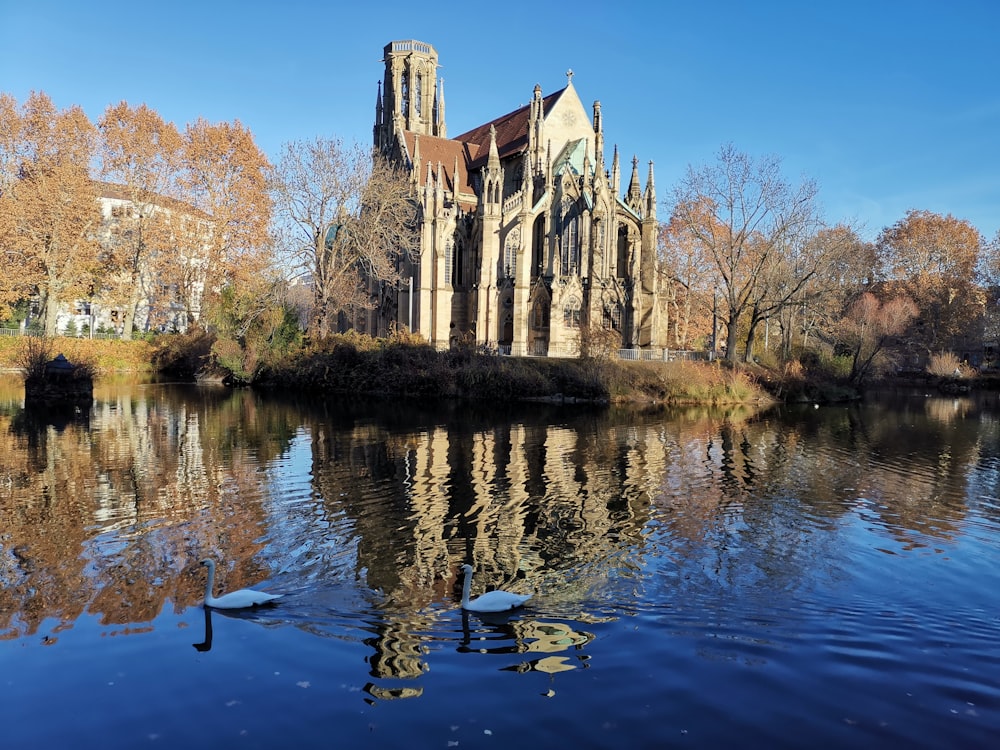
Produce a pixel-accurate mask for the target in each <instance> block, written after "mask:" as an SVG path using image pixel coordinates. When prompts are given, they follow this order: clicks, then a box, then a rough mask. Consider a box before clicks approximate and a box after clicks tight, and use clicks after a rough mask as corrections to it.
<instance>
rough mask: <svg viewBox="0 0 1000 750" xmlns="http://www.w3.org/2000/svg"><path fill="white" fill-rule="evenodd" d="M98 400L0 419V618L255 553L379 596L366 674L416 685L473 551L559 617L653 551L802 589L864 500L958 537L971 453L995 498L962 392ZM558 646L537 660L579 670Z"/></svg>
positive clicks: (13, 628) (142, 589)
mask: <svg viewBox="0 0 1000 750" xmlns="http://www.w3.org/2000/svg"><path fill="white" fill-rule="evenodd" d="M95 397H96V398H97V401H96V403H95V406H94V409H93V411H92V413H91V415H90V425H89V429H88V428H87V427H86V426H83V425H79V424H67V425H66V426H65V428H64V429H63V430H62V431H59V430H56V429H54V428H52V427H51V426H47V427H46V428H45V429H44V430H41V429H35V430H31V431H28V432H24V433H22V434H20V435H17V434H13V433H11V432H10V421H11V416H8V415H10V414H14V413H15V411H16V410H15V411H5V410H3V409H0V430H2V432H3V433H4V434H5V435H7V436H8V439H6V440H3V441H0V535H2V536H0V634H3V635H6V636H9V637H14V636H17V635H21V634H25V633H33V632H35V631H36V630H37V629H38V628H39V626H40V624H41V623H42V622H43V621H44V620H45V619H47V618H54V619H55V620H57V621H59V622H63V623H72V622H73V621H74V620H75V619H76V618H77V617H79V616H80V615H81V614H83V613H84V612H91V613H94V614H99V615H100V618H101V621H102V622H104V623H107V624H126V623H134V622H143V621H148V620H151V619H153V618H154V617H155V616H156V614H157V613H158V612H160V611H161V609H162V608H163V606H164V605H165V603H166V601H167V599H170V600H172V601H173V602H174V606H175V608H177V609H183V608H184V607H186V606H189V605H191V604H194V603H196V602H198V601H200V598H201V594H202V591H203V590H204V573H203V571H201V570H199V569H198V568H197V567H196V565H195V563H196V562H197V560H199V559H201V557H204V556H206V555H207V554H212V555H213V556H215V557H217V559H219V561H220V585H224V586H225V587H226V588H229V589H231V588H240V587H245V586H251V585H254V584H256V583H258V582H259V581H260V580H261V579H262V578H264V577H266V576H267V575H268V574H269V570H270V567H269V565H268V564H267V562H265V560H264V559H263V557H264V555H263V554H262V553H266V555H267V558H268V560H274V559H277V560H279V561H280V563H281V567H287V568H288V569H289V570H297V571H299V572H296V573H295V575H296V576H299V578H298V579H297V580H298V582H299V583H300V584H302V583H303V582H304V581H305V582H308V583H309V585H316V584H317V583H319V582H320V581H322V580H323V577H324V576H327V577H329V576H331V575H332V576H340V575H344V576H346V577H348V578H350V577H351V574H353V580H351V585H355V584H358V583H359V582H360V583H361V584H363V585H366V586H368V587H371V588H372V589H379V590H381V591H382V593H383V595H384V609H385V612H384V614H383V616H382V617H380V618H378V619H379V625H378V626H377V628H376V631H377V632H376V634H375V635H373V636H372V638H371V642H370V644H369V645H370V647H371V648H372V649H373V656H371V657H370V662H371V663H370V668H371V674H372V677H373V678H374V679H377V680H381V681H384V680H387V679H393V678H396V677H403V678H411V677H416V676H418V675H419V674H421V673H422V672H423V669H424V666H423V665H424V663H425V655H424V650H423V647H424V644H423V642H422V641H421V635H420V634H421V633H426V632H427V631H428V629H430V628H431V627H432V626H433V625H434V623H435V622H436V619H435V616H434V613H435V612H440V610H441V607H442V606H446V607H450V606H457V603H458V593H457V592H458V590H459V585H458V578H457V569H458V566H459V565H460V564H461V563H463V562H467V561H468V562H472V563H474V564H475V566H476V575H477V577H476V586H477V587H478V588H479V589H480V590H488V589H490V588H496V587H504V588H510V589H513V590H522V591H525V592H527V591H531V590H535V591H537V592H538V593H539V594H540V595H541V596H540V597H539V599H540V600H543V601H545V603H546V606H547V607H558V606H562V605H563V604H573V605H576V606H578V605H579V603H580V602H587V601H590V602H593V600H594V599H593V598H594V597H595V596H596V597H599V592H600V590H601V587H602V586H607V585H608V583H607V581H608V579H610V578H612V577H614V576H632V575H637V574H636V572H635V571H637V570H639V569H640V568H641V567H642V566H641V564H640V563H641V561H642V560H643V558H649V559H651V560H654V561H658V562H660V563H661V564H664V565H667V564H669V565H677V566H679V567H681V568H684V569H688V570H690V569H692V568H697V567H699V566H701V569H702V570H703V571H706V572H705V575H711V576H714V581H715V582H716V583H717V582H723V583H728V584H731V585H740V584H741V583H745V582H748V581H750V582H753V581H757V580H765V581H770V585H779V586H788V585H795V579H796V576H798V575H800V572H801V570H802V566H804V565H816V564H820V563H817V560H820V559H821V558H822V552H821V550H818V549H817V548H816V545H817V544H819V543H820V541H819V540H820V539H821V537H822V535H821V534H820V533H819V532H820V531H822V530H834V529H835V528H836V526H837V523H838V520H839V519H841V518H842V517H844V516H845V515H847V514H850V513H854V512H856V508H857V504H858V503H859V502H861V501H865V502H870V503H871V506H872V508H874V509H875V512H877V513H878V514H879V515H880V519H881V522H882V523H883V524H885V525H886V526H887V527H888V528H889V529H890V530H891V531H892V532H893V533H895V534H897V535H898V537H899V538H900V540H901V541H902V542H906V543H908V542H919V541H920V540H921V539H922V538H926V537H933V538H945V537H947V536H948V535H951V534H955V533H958V528H959V524H960V522H961V521H962V519H963V518H964V517H965V516H966V514H967V512H968V507H967V494H968V491H967V488H966V487H964V486H963V482H965V481H966V479H965V477H966V475H967V467H969V466H977V465H981V466H983V469H982V470H981V471H980V472H979V475H978V476H979V477H980V479H978V480H977V481H981V482H983V483H984V484H983V489H982V490H981V491H980V494H981V495H982V496H984V497H986V496H989V497H996V489H997V479H996V476H997V469H996V458H995V457H996V456H997V455H998V437H997V428H996V421H995V418H993V419H994V421H992V422H990V421H988V420H989V419H991V417H989V416H988V412H985V411H983V410H980V409H979V408H978V407H977V406H976V405H975V404H974V403H973V404H971V405H967V404H965V403H964V402H963V403H960V406H961V408H960V409H959V410H957V411H956V410H955V409H954V408H953V407H952V409H951V411H948V404H946V403H944V402H943V401H940V400H938V401H935V402H934V403H931V402H928V401H920V402H919V403H914V404H911V405H909V406H907V407H906V408H903V409H902V410H901V411H899V412H884V411H877V410H875V409H874V408H873V407H871V406H867V405H864V404H858V405H853V406H850V407H843V408H824V409H820V410H812V409H808V410H801V411H799V412H795V411H794V410H792V409H787V410H786V409H778V410H772V411H770V412H767V413H764V414H761V415H756V414H753V413H752V412H750V411H749V410H746V409H736V410H732V411H729V412H722V411H719V410H710V409H703V408H692V409H685V410H678V411H675V412H658V413H657V412H653V413H649V414H643V413H638V412H635V411H627V410H616V409H607V410H595V411H589V410H586V409H585V408H574V409H573V410H570V411H555V410H549V409H548V407H531V408H530V409H529V410H524V411H513V410H509V409H508V410H506V411H505V412H502V413H500V414H497V413H495V412H489V411H486V410H477V409H468V408H464V407H463V408H449V407H441V406H435V407H434V409H433V410H427V411H415V412H411V411H409V410H408V409H406V408H402V407H399V406H398V405H394V406H391V409H390V410H389V411H385V412H379V411H377V410H372V409H371V408H370V406H367V405H366V406H358V405H345V406H343V407H339V406H337V407H335V406H328V407H322V406H321V405H314V406H313V407H311V408H310V409H309V410H301V409H300V407H299V406H298V405H295V404H294V403H290V402H286V401H282V400H269V399H262V398H260V397H259V396H255V395H254V394H252V393H249V392H245V391H238V392H229V391H221V390H220V391H211V390H203V389H196V388H193V387H192V388H191V389H178V388H173V387H172V388H168V389H159V390H156V389H153V390H148V389H145V390H144V389H141V388H136V389H134V390H128V389H121V390H109V391H108V392H106V393H104V392H102V391H101V389H100V387H99V388H98V389H96V390H95ZM948 403H951V401H950V399H949V400H948ZM323 408H327V411H323V410H322V409H323ZM290 446H295V447H296V449H297V450H299V451H301V453H302V459H303V461H302V463H303V464H305V465H303V466H296V469H295V471H301V473H302V475H303V476H304V477H305V478H304V479H303V480H302V482H303V485H304V486H305V489H304V491H303V493H302V495H304V497H296V498H295V499H294V502H293V501H292V500H289V499H288V498H283V497H278V496H277V495H278V494H280V493H274V492H272V487H273V486H275V483H274V482H272V480H271V479H270V478H269V477H268V475H267V471H264V470H262V469H265V468H267V467H268V466H269V464H270V463H272V462H274V460H275V459H284V458H285V457H286V456H287V454H288V453H289V449H290ZM296 460H297V461H298V460H299V457H298V456H297V457H296ZM991 461H992V464H991V463H990V462H991ZM991 466H992V468H991ZM310 472H311V476H310ZM990 477H992V479H990ZM310 482H311V484H310ZM990 482H992V484H990ZM277 485H278V486H279V489H282V490H283V491H284V489H285V488H282V487H281V486H280V481H279V482H277ZM989 493H992V494H989ZM988 512H991V513H994V514H995V513H996V512H997V509H996V504H995V503H994V504H993V506H992V509H991V510H989V509H988ZM827 538H828V539H832V540H835V539H836V536H835V535H834V534H829V535H827ZM276 539H278V540H280V544H278V543H276V542H275V540H276ZM709 556H712V557H711V559H707V558H708V557H709ZM300 563H301V565H300ZM307 563H308V565H307ZM551 635H552V637H556V636H557V635H558V634H557V633H553V634H551ZM518 638H520V639H521V641H525V640H526V639H528V636H526V635H524V634H522V635H519V636H517V637H516V638H514V639H513V640H514V641H517V639H518ZM532 639H533V640H532ZM528 640H532V642H535V643H539V644H542V643H546V640H545V637H543V635H541V634H536V635H535V636H532V637H531V639H528ZM552 655H553V656H555V658H556V660H555V661H553V660H551V659H549V660H548V661H545V660H546V659H548V656H550V655H548V654H544V655H542V656H540V657H538V661H537V663H538V665H539V666H540V667H541V668H544V669H557V668H562V666H565V662H562V661H558V660H559V659H562V658H563V657H564V655H563V654H562V653H559V654H552ZM529 661H530V660H529ZM532 663H534V662H532ZM560 665H562V666H560ZM533 668H534V667H533ZM380 687H381V688H384V689H389V690H395V689H396V687H394V686H386V685H384V684H382V683H380Z"/></svg>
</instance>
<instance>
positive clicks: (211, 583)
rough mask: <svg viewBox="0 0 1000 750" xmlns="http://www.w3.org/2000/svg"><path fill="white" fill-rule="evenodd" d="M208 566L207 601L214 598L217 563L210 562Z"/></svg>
mask: <svg viewBox="0 0 1000 750" xmlns="http://www.w3.org/2000/svg"><path fill="white" fill-rule="evenodd" d="M206 567H207V568H208V581H206V583H205V601H206V602H207V601H211V599H212V589H213V588H215V565H214V564H213V563H211V562H209V563H208V564H207V565H206Z"/></svg>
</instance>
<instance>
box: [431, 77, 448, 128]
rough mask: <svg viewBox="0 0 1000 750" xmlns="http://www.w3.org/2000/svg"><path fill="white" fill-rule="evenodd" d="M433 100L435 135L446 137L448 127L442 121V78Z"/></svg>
mask: <svg viewBox="0 0 1000 750" xmlns="http://www.w3.org/2000/svg"><path fill="white" fill-rule="evenodd" d="M435 98H436V101H435V108H436V115H435V118H434V128H435V133H434V134H435V135H436V136H437V137H438V138H447V137H448V128H447V126H446V125H445V123H444V79H443V78H442V79H441V80H440V82H439V83H438V94H437V97H435Z"/></svg>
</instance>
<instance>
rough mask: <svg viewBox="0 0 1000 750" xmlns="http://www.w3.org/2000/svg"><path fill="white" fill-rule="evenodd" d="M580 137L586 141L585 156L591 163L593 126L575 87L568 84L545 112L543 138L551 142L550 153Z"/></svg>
mask: <svg viewBox="0 0 1000 750" xmlns="http://www.w3.org/2000/svg"><path fill="white" fill-rule="evenodd" d="M581 139H582V140H585V141H586V142H587V149H586V150H587V157H588V158H589V159H590V163H591V164H593V163H594V126H593V125H592V124H591V122H590V117H589V116H588V115H587V111H586V110H585V109H584V107H583V103H582V102H581V101H580V97H579V96H578V95H577V93H576V89H575V88H574V87H573V84H569V85H568V86H566V88H565V89H563V92H562V96H560V97H559V99H558V100H557V101H555V102H553V104H552V106H551V107H550V108H549V109H547V110H546V112H545V140H547V141H548V142H549V143H551V144H552V153H553V154H558V153H560V152H561V151H563V149H564V148H565V147H566V146H567V144H571V143H573V142H574V141H579V140H581ZM581 163H582V160H581Z"/></svg>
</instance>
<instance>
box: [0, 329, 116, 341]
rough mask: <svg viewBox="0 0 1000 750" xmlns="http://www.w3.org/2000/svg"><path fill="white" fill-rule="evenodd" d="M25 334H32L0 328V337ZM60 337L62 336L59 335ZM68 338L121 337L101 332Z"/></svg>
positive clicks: (80, 334)
mask: <svg viewBox="0 0 1000 750" xmlns="http://www.w3.org/2000/svg"><path fill="white" fill-rule="evenodd" d="M26 333H29V334H30V333H32V332H31V331H22V330H21V329H20V328H0V336H23V335H25V334H26ZM59 335H60V336H62V335H64V334H59ZM69 338H74V339H120V338H121V335H120V334H117V333H105V332H103V331H94V332H93V333H91V332H87V333H77V334H76V335H75V336H70V337H69Z"/></svg>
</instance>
